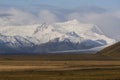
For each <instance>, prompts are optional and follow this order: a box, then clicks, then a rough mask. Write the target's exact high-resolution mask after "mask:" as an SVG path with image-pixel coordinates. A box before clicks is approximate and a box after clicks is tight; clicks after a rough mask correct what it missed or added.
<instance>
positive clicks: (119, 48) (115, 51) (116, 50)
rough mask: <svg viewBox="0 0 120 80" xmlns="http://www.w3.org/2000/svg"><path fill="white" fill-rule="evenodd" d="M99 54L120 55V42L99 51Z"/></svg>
mask: <svg viewBox="0 0 120 80" xmlns="http://www.w3.org/2000/svg"><path fill="white" fill-rule="evenodd" d="M98 54H101V55H104V56H110V57H120V42H118V43H116V44H114V45H111V46H109V47H107V48H105V49H103V50H102V51H100V52H98Z"/></svg>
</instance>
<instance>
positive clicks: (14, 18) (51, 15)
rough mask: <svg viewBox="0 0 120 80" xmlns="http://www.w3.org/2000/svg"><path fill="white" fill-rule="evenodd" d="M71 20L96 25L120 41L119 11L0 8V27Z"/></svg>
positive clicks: (94, 8) (92, 8)
mask: <svg viewBox="0 0 120 80" xmlns="http://www.w3.org/2000/svg"><path fill="white" fill-rule="evenodd" d="M72 19H77V20H79V21H80V22H81V23H92V24H96V25H98V26H99V28H100V29H101V30H102V31H103V32H104V33H105V34H106V35H107V36H109V37H111V38H114V39H117V40H120V36H119V35H120V31H119V30H120V10H114V11H110V10H106V9H103V8H99V7H96V6H87V7H86V6H81V7H78V8H76V9H62V8H57V7H54V6H48V5H33V6H31V7H30V8H29V7H28V8H23V7H15V8H14V7H9V8H8V7H7V8H6V7H3V6H2V7H0V27H5V26H6V25H28V24H36V23H44V22H46V23H47V24H52V23H54V22H64V21H68V20H72Z"/></svg>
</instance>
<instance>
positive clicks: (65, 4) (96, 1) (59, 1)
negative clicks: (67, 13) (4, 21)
mask: <svg viewBox="0 0 120 80" xmlns="http://www.w3.org/2000/svg"><path fill="white" fill-rule="evenodd" d="M32 4H44V5H52V6H57V7H62V8H75V7H79V6H84V5H85V6H99V7H103V8H109V9H119V8H120V0H0V5H18V6H20V5H32Z"/></svg>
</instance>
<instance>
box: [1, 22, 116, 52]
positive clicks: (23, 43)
mask: <svg viewBox="0 0 120 80" xmlns="http://www.w3.org/2000/svg"><path fill="white" fill-rule="evenodd" d="M114 42H115V40H113V39H110V38H108V37H106V36H105V35H104V34H103V33H102V31H100V29H98V27H97V26H96V25H94V24H83V23H80V22H78V21H77V20H71V21H67V22H63V23H54V24H46V23H43V24H33V25H27V26H7V25H6V26H1V27H0V51H1V53H41V52H46V53H48V52H56V51H69V50H90V49H91V50H92V49H93V48H96V47H97V48H98V47H103V46H106V45H111V44H113V43H114Z"/></svg>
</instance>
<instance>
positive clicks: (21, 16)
mask: <svg viewBox="0 0 120 80" xmlns="http://www.w3.org/2000/svg"><path fill="white" fill-rule="evenodd" d="M0 14H8V16H7V15H6V16H2V17H0V23H1V25H25V24H33V23H35V22H36V18H35V16H34V15H32V14H31V13H28V12H25V11H22V10H19V9H15V8H11V9H9V10H6V11H3V12H2V13H0Z"/></svg>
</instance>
